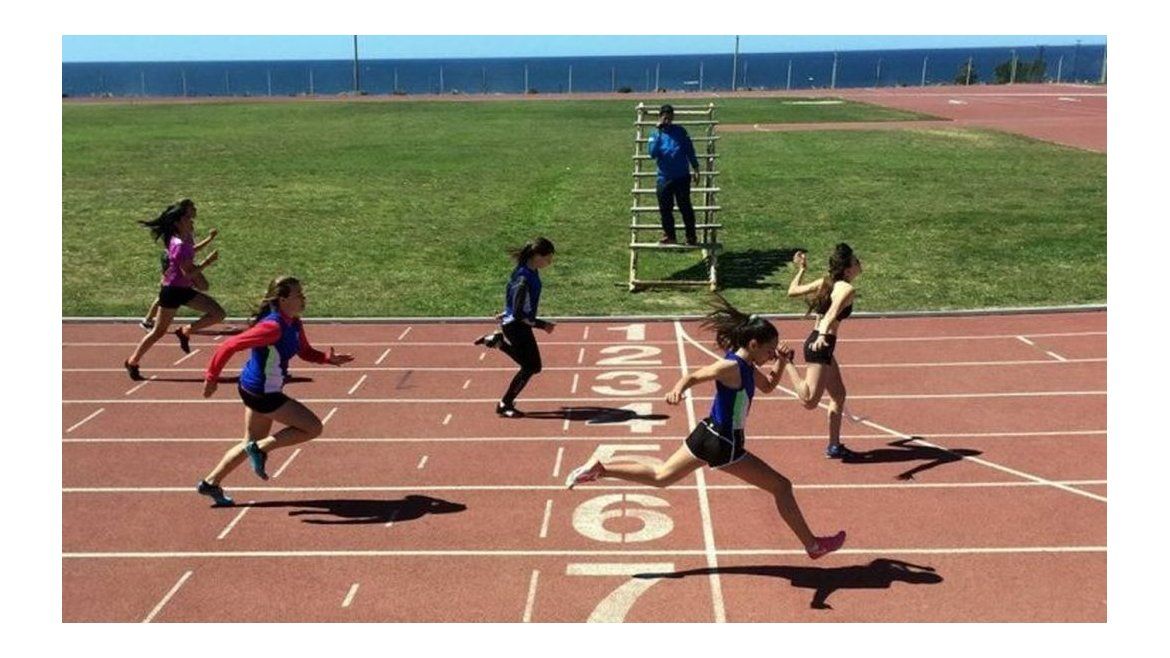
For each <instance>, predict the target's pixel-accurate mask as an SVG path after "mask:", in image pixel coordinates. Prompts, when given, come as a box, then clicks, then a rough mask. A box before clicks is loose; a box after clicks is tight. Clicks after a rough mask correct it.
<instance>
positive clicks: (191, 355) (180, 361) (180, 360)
mask: <svg viewBox="0 0 1170 658" xmlns="http://www.w3.org/2000/svg"><path fill="white" fill-rule="evenodd" d="M198 353H199V350H197V349H194V350H191V353H190V354H187V355H185V356H183V358H181V359H179V360H178V361H175V362H174V363H172V364H171V365H173V366H177V365H179V364H180V363H182V362H184V361H186V360H187V359H190V358H191V357H193V356H195V355H196V354H198Z"/></svg>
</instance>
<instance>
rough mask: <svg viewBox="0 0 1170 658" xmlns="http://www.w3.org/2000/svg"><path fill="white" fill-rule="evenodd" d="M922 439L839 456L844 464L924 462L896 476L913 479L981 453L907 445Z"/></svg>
mask: <svg viewBox="0 0 1170 658" xmlns="http://www.w3.org/2000/svg"><path fill="white" fill-rule="evenodd" d="M921 440H923V439H922V437H920V436H912V437H910V438H909V439H900V440H898V441H891V442H890V443H887V444H886V445H888V446H892V447H893V448H894V449H893V450H890V449H887V448H878V449H877V450H868V451H866V452H856V451H854V452H853V453H852V454H850V455H846V456H845V457H842V458H841V461H842V462H844V463H846V464H889V463H893V462H912V461H923V462H926V463H925V464H919V465H918V466H915V467H914V468H912V469H910V470H908V471H903V472H902V473H899V474H898V475H897V476H896V477H897V479H899V480H913V479H914V476H915V475H917V474H919V473H921V472H923V471H928V470H930V469H932V468H936V467H938V466H942V465H943V464H952V463H954V462H957V461H962V460H963V458H964V457H975V456H976V455H981V454H983V452H982V451H980V450H970V449H967V448H948V449H943V448H932V447H930V446H919V445H908V444H909V443H910V442H912V441H921Z"/></svg>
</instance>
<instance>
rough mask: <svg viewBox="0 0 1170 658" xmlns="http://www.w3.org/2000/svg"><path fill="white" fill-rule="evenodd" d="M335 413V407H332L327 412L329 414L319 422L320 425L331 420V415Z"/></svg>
mask: <svg viewBox="0 0 1170 658" xmlns="http://www.w3.org/2000/svg"><path fill="white" fill-rule="evenodd" d="M335 413H337V407H333V408H332V409H330V410H329V413H327V414H325V419H324V420H322V421H321V424H322V425H324V424H325V423H328V422H329V419H330V418H333V414H335Z"/></svg>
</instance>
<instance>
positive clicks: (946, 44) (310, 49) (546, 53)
mask: <svg viewBox="0 0 1170 658" xmlns="http://www.w3.org/2000/svg"><path fill="white" fill-rule="evenodd" d="M1078 40H1079V41H1080V42H1081V43H1082V44H1086V45H1090V44H1104V43H1105V42H1106V38H1105V36H1104V35H949V36H929V35H904V36H897V35H868V36H867V35H836V36H834V35H790V36H769V35H743V36H741V37H740V43H739V51H740V52H741V53H769V52H817V51H820V52H825V51H835V50H840V51H846V50H888V49H912V48H975V47H1013V46H1037V45H1044V46H1060V45H1073V44H1075V43H1076V42H1077V41H1078ZM734 48H735V36H734V35H722V36H699V35H678V36H671V35H641V36H640V35H615V36H583V35H571V36H536V35H526V36H506V35H484V36H476V35H435V36H426V35H417V34H412V35H400V36H374V35H371V36H358V54H359V56H360V57H362V58H366V59H432V58H482V57H560V56H566V57H568V56H589V55H671V54H678V55H681V54H705V53H725V52H732V51H733V50H734ZM61 55H62V61H63V62H143V61H224V60H226V61H231V60H303V59H351V58H352V57H353V36H352V35H339V36H327V35H302V36H282V35H220V36H197V35H171V36H149V35H121V36H119V35H80V34H65V35H63V36H62V37H61Z"/></svg>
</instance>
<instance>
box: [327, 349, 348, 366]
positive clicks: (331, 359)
mask: <svg viewBox="0 0 1170 658" xmlns="http://www.w3.org/2000/svg"><path fill="white" fill-rule="evenodd" d="M325 361H326V362H328V363H329V364H330V365H334V366H339V365H341V364H343V363H349V362H350V361H353V355H352V354H337V353H335V352H334V351H333V348H332V347H330V348H329V356H327V357H325Z"/></svg>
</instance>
